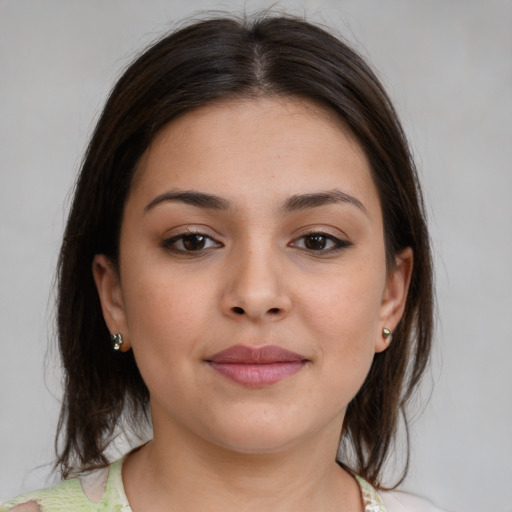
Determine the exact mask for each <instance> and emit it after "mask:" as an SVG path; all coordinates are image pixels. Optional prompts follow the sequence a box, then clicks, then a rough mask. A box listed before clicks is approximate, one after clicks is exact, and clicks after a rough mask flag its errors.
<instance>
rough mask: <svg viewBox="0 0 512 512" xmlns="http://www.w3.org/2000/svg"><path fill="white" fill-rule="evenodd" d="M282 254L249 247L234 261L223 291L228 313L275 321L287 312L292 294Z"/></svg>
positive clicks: (224, 307)
mask: <svg viewBox="0 0 512 512" xmlns="http://www.w3.org/2000/svg"><path fill="white" fill-rule="evenodd" d="M283 270H284V269H283V268H282V265H281V264H280V258H279V255H276V254H272V252H271V251H270V250H268V251H262V250H257V251H246V252H244V254H237V255H236V260H235V261H233V262H232V263H230V266H229V269H228V270H227V271H226V272H227V279H226V286H225V288H224V291H223V294H222V300H221V302H222V309H223V312H224V314H226V315H228V316H230V317H232V318H240V319H241V318H244V317H245V318H247V319H248V320H252V321H255V322H261V321H275V320H280V319H282V318H284V317H286V316H287V314H288V313H289V311H290V309H291V303H292V301H291V298H290V294H289V293H288V290H287V287H286V284H285V279H284V277H285V275H284V274H285V273H284V272H283Z"/></svg>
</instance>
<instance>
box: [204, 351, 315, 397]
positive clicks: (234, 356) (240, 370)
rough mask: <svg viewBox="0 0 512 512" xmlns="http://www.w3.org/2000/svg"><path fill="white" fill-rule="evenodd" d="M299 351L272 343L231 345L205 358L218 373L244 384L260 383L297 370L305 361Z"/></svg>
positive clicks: (268, 383) (272, 381) (251, 385)
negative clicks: (260, 345)
mask: <svg viewBox="0 0 512 512" xmlns="http://www.w3.org/2000/svg"><path fill="white" fill-rule="evenodd" d="M307 361H308V360H307V358H305V357H304V356H302V355H301V354H297V353H295V352H290V351H289V350H285V349H283V348H281V347H278V346H276V345H266V346H264V347H258V348H253V347H247V346H244V345H235V346H233V347H230V348H228V349H226V350H222V351H220V352H217V353H216V354H214V355H212V356H211V357H209V358H208V359H207V360H206V361H205V362H206V363H207V364H208V365H209V366H210V367H211V368H212V369H213V370H215V371H217V372H218V373H220V374H221V375H222V376H224V377H226V378H228V379H230V380H232V381H235V382H237V383H238V384H242V385H243V386H247V387H253V388H257V387H264V386H269V385H271V384H275V383H277V382H280V381H282V380H283V379H286V378H287V377H290V376H292V375H294V374H295V373H297V372H298V371H300V370H301V369H302V368H303V367H304V365H305V364H306V362H307Z"/></svg>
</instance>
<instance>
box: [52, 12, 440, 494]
mask: <svg viewBox="0 0 512 512" xmlns="http://www.w3.org/2000/svg"><path fill="white" fill-rule="evenodd" d="M272 96H285V97H297V98H301V99H307V100H310V101H314V102H317V103H321V104H323V105H324V106H326V107H327V108H329V109H330V110H331V111H334V112H336V113H337V114H338V116H339V118H340V119H341V120H342V121H343V122H344V124H345V126H346V127H348V129H349V130H350V131H351V132H352V134H353V135H354V136H355V137H356V139H357V140H358V142H359V144H360V145H361V147H362V148H363V150H364V151H365V153H366V155H367V158H368V160H369V162H370V166H371V172H372V177H373V180H374V182H375V184H376V187H377V189H378V193H379V198H380V203H381V208H382V214H383V221H384V232H385V247H386V259H387V265H388V268H392V266H393V264H394V261H395V256H396V255H397V253H398V252H399V251H401V250H402V249H404V248H406V247H411V248H412V250H413V253H414V265H413V270H412V277H411V282H410V287H409V292H408V297H407V303H406V307H405V311H404V314H403V316H402V319H401V321H400V322H399V324H398V326H397V328H396V330H395V331H394V333H393V343H392V344H391V345H390V347H389V348H388V349H387V350H385V351H384V352H381V353H377V354H375V356H374V360H373V363H372V366H371V369H370V371H369V374H368V376H367V378H366V380H365V382H364V384H363V386H362V388H361V389H360V390H359V392H358V393H357V395H356V396H355V398H354V399H353V400H352V401H351V402H350V404H349V405H348V408H347V411H346V416H345V422H344V426H343V432H342V433H340V435H341V442H342V445H346V446H349V447H351V451H352V453H353V456H352V459H353V460H341V459H345V458H346V457H344V456H343V455H341V456H340V457H341V459H340V460H339V462H340V463H341V464H342V465H343V466H344V467H347V468H349V469H351V470H352V471H355V472H357V473H358V474H360V475H361V476H363V477H364V478H366V479H367V480H368V481H369V482H370V483H372V484H373V485H375V486H377V487H379V486H381V478H382V475H381V473H382V470H383V466H384V464H385V461H386V459H387V457H388V455H389V453H390V452H391V448H392V446H393V441H394V439H395V437H396V434H397V429H398V426H399V424H400V420H401V416H403V417H404V418H405V412H406V410H405V406H406V404H407V402H408V400H409V399H410V397H411V394H412V392H413V390H414V389H415V388H416V387H417V384H418V382H419V380H420V377H421V376H422V374H423V372H424V371H425V369H426V367H427V364H428V361H429V354H430V347H431V340H432V330H433V291H432V288H433V283H432V266H431V255H430V245H429V236H428V232H427V226H426V220H425V218H426V216H425V212H424V206H423V200H422V195H421V190H420V186H419V182H418V177H417V172H416V169H415V165H414V162H413V159H412V156H411V152H410V150H409V147H408V144H407V141H406V138H405V136H404V133H403V130H402V127H401V125H400V122H399V120H398V118H397V115H396V113H395V110H394V108H393V106H392V104H391V102H390V100H389V98H388V96H387V94H386V92H385V91H384V89H383V87H382V85H381V84H380V82H379V80H378V79H377V77H376V76H375V74H374V73H373V72H372V70H371V69H370V68H369V66H368V65H367V64H366V63H365V62H364V60H363V59H362V58H361V57H360V56H359V55H358V54H357V53H356V52H355V51H354V50H353V49H351V48H350V46H348V45H347V44H346V43H344V42H343V41H342V40H340V39H339V38H337V37H335V36H333V35H331V34H330V33H329V32H327V31H326V30H324V29H323V28H320V27H319V26H316V25H313V24H310V23H308V22H306V21H304V20H302V19H297V18H293V17H290V16H274V15H263V16H259V17H253V18H250V19H245V18H244V19H238V18H233V17H219V18H210V19H205V20H202V21H196V22H194V23H192V24H190V25H187V26H184V27H182V28H181V29H179V30H177V31H176V32H173V33H171V34H169V35H166V36H165V37H164V38H162V39H161V40H159V41H158V42H156V43H155V44H153V45H152V46H151V47H149V49H147V50H146V51H144V52H143V53H142V54H141V55H140V56H138V57H137V58H136V60H135V61H134V62H133V63H132V64H131V65H130V66H129V67H128V68H127V69H126V71H125V72H124V74H123V75H122V76H121V78H120V79H119V80H118V82H117V84H116V85H115V87H114V88H113V90H112V92H111V94H110V96H109V98H108V101H107V103H106V105H105V108H104V110H103V112H102V114H101V117H100V119H99V121H98V123H97V126H96V128H95V131H94V133H93V135H92V138H91V140H90V143H89V146H88V148H87V151H86V154H85V157H84V160H83V163H82V167H81V172H80V174H79V177H78V181H77V184H76V189H75V195H74V200H73V203H72V206H71V211H70V214H69V218H68V222H67V226H66V229H65V234H64V239H63V243H62V247H61V252H60V257H59V263H58V313H57V323H58V341H59V348H60V354H61V357H62V362H63V368H64V380H65V383H64V397H63V403H62V409H61V414H60V419H59V426H58V433H57V438H56V450H57V457H58V459H57V462H56V467H58V468H59V469H60V471H61V474H62V475H63V476H64V477H67V476H69V475H70V474H76V473H80V472H82V471H85V470H87V469H91V468H94V467H100V466H105V465H107V464H108V460H107V457H106V455H105V450H106V448H107V447H108V446H109V444H110V443H111V442H112V440H113V439H114V437H115V435H116V432H118V430H119V428H120V426H122V428H126V429H129V430H131V431H132V432H138V431H140V429H141V428H143V426H144V425H147V424H149V421H150V419H149V411H148V408H149V406H148V402H149V392H148V389H147V387H146V385H145V384H144V381H143V380H142V377H141V375H140V373H139V370H138V368H137V365H136V362H135V360H134V357H133V352H132V351H129V352H126V353H119V352H114V351H113V350H112V349H111V346H110V344H109V342H108V341H109V338H110V333H109V331H108V329H107V326H106V324H105V321H104V319H103V316H102V311H101V307H100V302H99V298H98V294H97V291H96V288H95V284H94V281H93V276H92V270H91V266H92V261H93V258H94V255H96V254H105V255H107V256H108V257H109V258H110V259H111V261H112V262H113V263H114V265H117V262H118V257H119V254H118V253H119V232H120V226H121V221H122V215H123V208H124V204H125V200H126V197H127V193H128V191H129V190H130V186H131V183H132V180H133V176H134V173H135V171H136V169H137V164H138V162H139V159H140V158H141V156H142V154H143V153H144V151H145V150H146V149H147V148H148V146H149V144H150V142H151V141H152V140H153V138H154V137H155V135H156V134H157V133H158V132H159V130H161V129H162V128H163V127H164V126H165V125H167V123H169V122H171V121H172V120H173V119H176V118H177V117H178V116H181V115H183V114H185V113H187V112H189V111H191V110H194V109H196V108H198V107H200V106H203V105H206V104H211V103H212V102H220V101H223V100H228V99H236V98H251V97H255V98H256V97H272ZM405 424H407V421H406V419H405ZM406 453H407V459H406V462H405V468H404V471H403V476H405V474H406V471H407V467H408V453H409V447H408V443H407V452H406Z"/></svg>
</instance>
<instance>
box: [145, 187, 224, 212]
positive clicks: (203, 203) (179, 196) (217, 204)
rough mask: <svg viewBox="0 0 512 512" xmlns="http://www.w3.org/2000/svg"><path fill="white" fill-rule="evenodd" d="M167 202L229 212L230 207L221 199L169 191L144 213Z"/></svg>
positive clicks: (199, 193) (201, 193) (188, 192)
mask: <svg viewBox="0 0 512 512" xmlns="http://www.w3.org/2000/svg"><path fill="white" fill-rule="evenodd" d="M167 201H171V202H178V203H185V204H190V205H192V206H197V207H198V208H206V209H209V210H229V207H230V204H229V202H228V201H227V200H226V199H224V198H222V197H219V196H215V195H212V194H205V193H204V192H196V191H193V190H187V191H183V192H174V191H170V192H164V193H163V194H160V195H159V196H157V197H155V198H154V199H153V200H152V201H151V202H150V203H149V204H148V205H147V206H146V207H145V208H144V212H147V211H149V210H152V209H153V208H154V207H155V206H157V205H159V204H161V203H164V202H167Z"/></svg>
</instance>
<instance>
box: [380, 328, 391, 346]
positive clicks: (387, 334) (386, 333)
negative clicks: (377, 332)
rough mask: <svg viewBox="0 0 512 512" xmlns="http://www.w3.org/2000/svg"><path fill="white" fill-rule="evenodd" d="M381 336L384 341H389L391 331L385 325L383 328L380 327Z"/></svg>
mask: <svg viewBox="0 0 512 512" xmlns="http://www.w3.org/2000/svg"><path fill="white" fill-rule="evenodd" d="M382 337H383V338H384V340H385V341H386V343H389V342H390V341H391V331H390V330H389V329H388V328H387V327H384V329H382Z"/></svg>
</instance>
